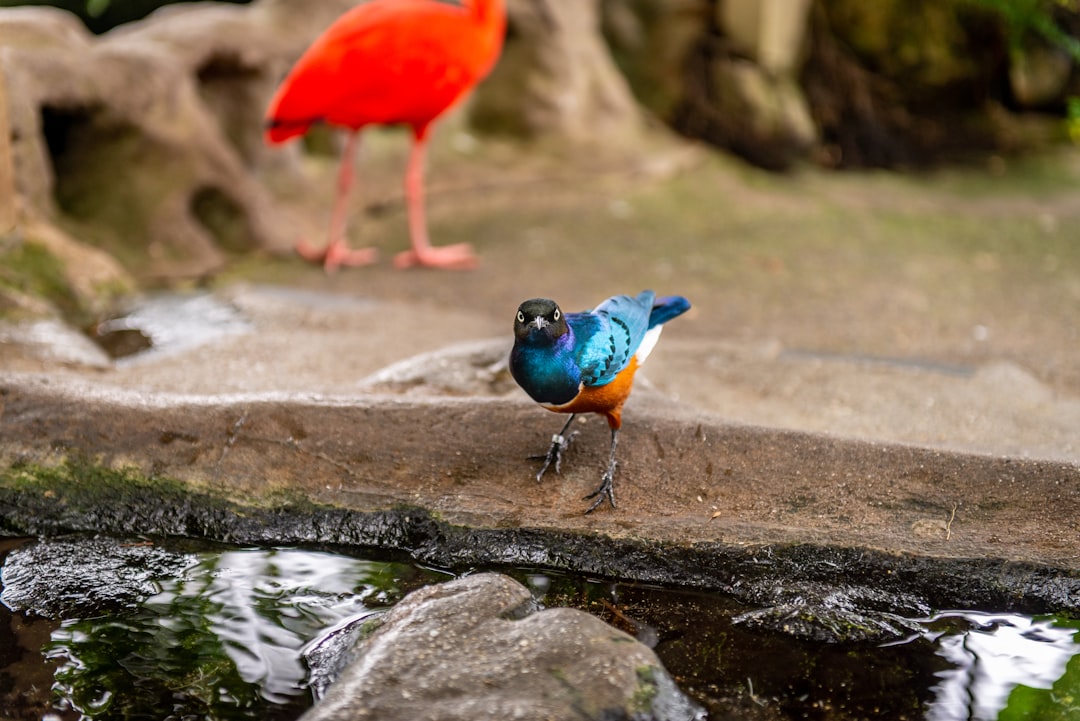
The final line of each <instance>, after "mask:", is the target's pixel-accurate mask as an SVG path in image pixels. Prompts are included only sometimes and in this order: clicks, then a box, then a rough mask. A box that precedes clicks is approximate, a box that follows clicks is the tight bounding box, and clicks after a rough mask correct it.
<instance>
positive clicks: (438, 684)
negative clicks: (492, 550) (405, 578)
mask: <svg viewBox="0 0 1080 721" xmlns="http://www.w3.org/2000/svg"><path fill="white" fill-rule="evenodd" d="M348 654H349V657H350V662H349V665H348V666H347V667H346V669H345V670H344V672H343V673H342V674H341V676H340V678H339V679H338V680H337V681H336V682H335V683H333V684H332V685H331V686H330V687H329V690H328V691H327V693H326V696H325V697H324V698H323V699H322V700H321V701H320V702H319V703H317V704H316V705H315V706H314V707H313V708H312V709H311V710H309V711H308V713H306V714H305V715H304V716H303V719H304V721H329V720H331V719H333V720H335V721H338V720H343V719H379V720H380V721H394V720H395V719H401V720H402V721H425V720H432V721H433V720H435V719H438V720H439V721H450V720H453V719H461V720H462V721H483V720H484V719H491V720H492V721H495V720H498V721H506V720H507V719H536V720H537V721H539V720H541V719H543V720H548V719H607V720H611V721H614V720H616V719H640V720H641V721H645V720H646V719H657V720H660V719H665V720H668V719H670V720H672V721H675V720H680V721H681V720H686V721H689V720H690V719H704V718H705V713H704V711H703V710H702V709H700V708H698V707H697V706H696V705H695V704H693V703H692V702H691V701H689V700H688V699H687V698H686V697H685V696H684V695H683V694H682V693H681V692H680V691H679V690H678V689H677V688H676V686H675V684H674V682H673V681H672V680H671V678H670V676H668V674H667V672H666V671H665V670H664V669H663V667H662V666H661V665H660V662H659V660H658V659H657V658H656V655H655V654H654V653H653V652H652V651H651V650H650V649H649V648H647V647H646V646H645V645H644V644H642V643H640V642H638V641H637V640H635V639H634V638H633V637H632V636H629V635H627V634H626V633H623V632H622V631H619V630H617V629H615V628H612V627H611V626H609V625H607V624H606V623H604V622H603V621H601V620H600V619H598V618H595V617H594V616H590V615H589V614H587V613H585V612H583V611H578V610H574V609H569V608H557V609H550V610H543V611H537V610H536V607H535V605H534V602H533V600H532V597H531V595H530V593H529V590H528V589H527V588H525V587H524V586H522V585H521V584H520V583H518V582H516V581H514V580H513V579H510V578H508V577H506V576H502V575H499V574H493V573H483V574H477V575H473V576H466V577H464V578H460V579H457V580H454V581H450V582H449V583H444V584H440V585H435V586H428V587H426V588H424V589H421V590H419V591H416V592H415V593H412V594H410V595H409V596H408V597H406V598H405V600H403V601H402V602H401V603H399V604H398V605H397V606H395V607H394V608H393V609H392V610H391V611H390V612H388V613H387V614H386V615H385V616H384V617H382V619H381V620H380V621H379V622H378V623H377V627H376V628H375V630H374V631H372V632H370V633H369V634H368V635H366V637H364V638H363V640H361V641H360V642H359V643H358V644H357V645H356V646H355V647H354V648H353V649H351V650H350V651H349V652H348Z"/></svg>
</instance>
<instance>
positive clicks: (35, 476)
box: [0, 457, 191, 507]
mask: <svg viewBox="0 0 1080 721" xmlns="http://www.w3.org/2000/svg"><path fill="white" fill-rule="evenodd" d="M0 488H3V489H7V490H12V491H18V492H20V493H31V492H40V493H41V494H42V495H43V496H45V497H47V498H54V499H62V500H63V502H65V503H67V504H69V505H73V506H76V507H79V506H84V505H90V504H92V503H94V502H97V501H100V500H101V499H102V498H108V499H115V500H116V502H117V503H123V502H125V501H129V500H131V499H132V498H133V497H139V498H141V497H145V496H146V495H147V494H148V493H152V494H153V496H154V498H156V499H161V500H164V499H166V498H172V499H176V498H180V497H185V496H187V495H189V494H190V492H191V489H190V488H189V487H188V486H187V485H185V484H184V483H182V482H181V481H177V480H174V479H171V478H166V477H163V476H153V475H151V476H147V475H145V474H144V473H143V472H142V471H141V470H140V469H138V468H134V467H130V466H125V467H121V468H109V467H106V466H102V465H100V464H98V463H96V462H94V461H93V460H92V459H89V458H75V457H69V458H65V459H64V460H63V461H62V462H61V463H59V464H57V465H55V466H46V465H39V464H30V463H15V464H12V465H11V466H9V467H7V468H3V469H0Z"/></svg>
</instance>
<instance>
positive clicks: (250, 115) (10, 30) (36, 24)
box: [0, 0, 355, 279]
mask: <svg viewBox="0 0 1080 721" xmlns="http://www.w3.org/2000/svg"><path fill="white" fill-rule="evenodd" d="M352 4H355V3H350V2H344V1H343V0H327V1H326V2H320V3H305V4H304V6H303V9H302V10H300V9H298V8H296V7H290V5H289V4H288V3H274V2H269V1H268V2H265V3H257V4H254V5H250V6H241V5H224V4H222V5H217V4H212V3H200V4H198V5H195V4H192V5H186V6H183V7H180V6H174V7H171V8H169V9H168V10H167V11H162V12H158V13H155V14H154V15H152V16H151V17H150V18H148V19H146V20H144V21H141V22H138V23H133V24H131V25H128V26H123V27H120V28H118V29H116V30H114V31H112V32H109V33H106V34H105V35H103V36H100V37H95V36H92V35H90V33H89V32H87V31H86V29H85V28H84V27H83V26H82V24H81V23H80V22H79V21H78V20H77V19H76V18H75V16H74V15H71V14H69V13H66V12H63V11H60V10H57V9H54V8H47V7H23V8H3V9H0V48H2V49H3V50H4V54H3V68H4V72H5V75H6V80H7V88H6V91H7V92H6V99H7V103H8V106H7V108H6V109H7V111H8V115H9V122H10V125H11V137H12V138H13V143H12V148H11V155H12V158H13V160H14V164H15V167H17V168H18V169H19V172H18V173H17V175H16V176H15V191H16V193H17V194H18V196H20V197H21V198H22V199H23V202H24V204H25V206H26V217H29V218H39V217H40V218H42V219H43V220H44V221H46V222H50V223H51V222H55V221H56V220H60V219H62V220H63V221H64V222H63V225H64V227H66V228H69V229H70V228H77V229H78V230H77V232H75V235H76V236H77V240H79V241H80V242H83V243H85V242H91V243H93V244H94V245H96V246H98V247H100V248H102V249H103V250H105V251H107V252H109V253H110V254H112V255H114V256H115V257H117V258H118V259H119V260H120V261H121V262H122V263H123V264H124V265H125V266H126V267H127V268H128V269H129V270H132V271H133V272H134V273H135V274H136V275H138V276H139V277H141V278H147V277H150V278H156V279H162V278H164V279H170V278H179V277H199V276H203V275H206V274H208V273H210V272H213V271H215V270H217V269H219V268H220V267H221V266H222V264H223V262H224V260H225V254H226V253H228V252H241V251H249V250H253V249H268V250H284V249H286V248H289V247H291V244H292V242H293V240H294V239H295V237H296V236H297V231H296V222H297V221H296V220H295V219H293V218H291V217H290V216H288V215H286V214H285V213H283V212H282V211H280V210H279V209H278V207H277V206H276V204H275V203H274V202H273V201H272V199H271V197H270V195H269V193H268V192H267V190H266V189H265V188H264V187H263V186H262V185H261V184H260V183H259V182H257V180H256V177H255V170H256V169H257V168H258V167H260V166H262V165H267V164H272V162H274V160H275V159H276V158H278V157H279V156H277V155H274V154H272V153H271V152H270V151H269V150H267V149H265V148H263V146H262V141H261V128H262V120H261V116H262V110H263V107H264V105H265V102H266V100H267V99H268V98H269V96H270V93H271V92H272V91H273V88H274V85H275V84H276V83H277V81H278V80H279V79H280V77H281V76H282V75H283V74H284V72H285V70H286V69H287V68H288V66H289V64H290V63H291V62H292V61H293V60H294V59H295V57H296V56H298V55H299V53H300V52H301V51H302V50H303V48H304V46H306V44H307V43H308V42H310V40H311V39H312V38H313V37H314V35H315V34H316V33H317V32H319V31H320V30H321V29H322V28H323V27H324V26H325V25H327V24H329V22H330V21H331V20H332V19H333V18H334V17H335V16H336V15H338V14H340V12H342V11H343V10H344V9H346V8H347V7H349V6H351V5H352ZM0 99H2V98H0ZM166 169H167V170H166Z"/></svg>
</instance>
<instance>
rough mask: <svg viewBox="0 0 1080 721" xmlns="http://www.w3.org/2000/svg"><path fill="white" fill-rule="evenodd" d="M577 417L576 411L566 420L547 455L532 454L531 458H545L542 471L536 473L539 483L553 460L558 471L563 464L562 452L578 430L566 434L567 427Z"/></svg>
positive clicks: (553, 437)
mask: <svg viewBox="0 0 1080 721" xmlns="http://www.w3.org/2000/svg"><path fill="white" fill-rule="evenodd" d="M575 418H577V414H576V413H571V414H570V420H568V421H567V422H566V425H564V426H563V427H562V430H561V431H559V432H558V433H556V434H555V435H553V436H552V437H551V448H549V449H548V452H547V455H546V456H531V458H543V459H544V465H543V466H541V467H540V472H539V473H537V474H536V481H537V482H538V483H539V482H540V479H542V478H543V477H544V473H546V472H547V469H548V466H550V465H551V462H552V461H554V462H555V472H556V473H558V472H559V470H560V467H561V465H562V453H563V450H564V449H565V448H566V447H567V446H569V445H570V441H572V440H574V436H576V435H577V431H574V432H573V433H571V434H570V435H569V436H568V435H566V431H567V429H569V428H570V424H571V423H573V422H574V419H575Z"/></svg>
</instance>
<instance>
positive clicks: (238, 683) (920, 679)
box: [0, 541, 1080, 721]
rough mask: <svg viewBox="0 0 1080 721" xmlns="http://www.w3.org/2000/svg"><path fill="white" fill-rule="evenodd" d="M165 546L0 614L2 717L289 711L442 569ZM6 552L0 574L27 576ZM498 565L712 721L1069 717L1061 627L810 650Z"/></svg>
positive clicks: (733, 615) (654, 594) (1075, 692)
mask: <svg viewBox="0 0 1080 721" xmlns="http://www.w3.org/2000/svg"><path fill="white" fill-rule="evenodd" d="M143 543H144V542H138V541H134V542H131V543H116V544H115V545H114V548H115V549H116V553H117V554H120V555H125V554H126V555H127V557H128V558H129V560H128V562H126V563H118V564H115V566H110V568H109V574H111V576H112V577H119V576H118V573H119V572H118V570H117V569H123V568H127V567H128V566H132V565H135V566H141V565H142V562H141V561H133V560H131V559H133V558H134V559H137V558H139V557H138V554H137V553H135V552H137V551H139V550H140V549H141V546H140V545H138V544H143ZM19 547H24V548H29V542H27V541H6V542H3V543H0V557H2V556H4V555H7V553H8V552H10V551H11V550H13V549H15V548H19ZM161 550H162V549H160V548H159V547H155V548H154V551H155V553H161ZM165 550H167V551H169V552H174V555H173V556H172V558H173V561H174V563H173V565H169V564H162V565H161V568H162V569H168V571H169V575H168V576H167V577H164V578H157V579H155V580H154V581H153V582H152V583H150V584H147V582H146V579H138V580H137V581H133V582H132V584H133V587H134V588H136V589H138V590H137V592H136V593H134V595H133V594H131V593H128V594H125V593H119V594H110V595H105V596H101V595H100V594H99V590H100V589H99V590H95V589H94V586H93V584H86V583H82V584H81V585H79V586H78V589H80V590H75V591H73V590H72V589H71V588H69V587H64V588H63V589H62V591H63V592H62V593H61V594H59V595H60V596H61V598H59V599H54V602H55V603H59V604H60V606H61V607H63V608H66V611H65V612H64V613H63V614H62V619H60V620H50V619H45V618H41V617H38V616H36V615H35V614H33V613H27V612H11V611H10V610H9V609H7V608H2V607H0V718H2V719H13V720H20V721H21V720H22V719H50V720H56V721H61V720H63V721H66V720H67V719H80V718H85V719H106V718H146V719H162V718H164V717H166V716H167V717H168V718H176V719H180V718H200V719H201V718H206V719H293V718H296V717H298V716H299V715H300V714H301V713H302V712H303V710H304V709H305V708H307V707H308V706H309V705H310V704H311V703H312V692H311V690H310V688H309V681H310V679H309V671H308V667H307V664H306V663H305V653H308V652H310V650H311V649H317V648H319V647H320V641H321V640H323V639H325V638H327V637H329V636H332V635H333V633H334V631H335V630H337V629H340V628H342V627H343V626H345V625H347V624H349V623H350V622H351V621H353V620H355V619H362V618H366V617H369V616H371V615H372V614H377V613H380V612H381V611H382V610H384V609H386V608H389V607H390V606H391V605H393V604H394V603H395V602H396V601H398V600H399V599H400V598H402V597H403V596H404V595H405V594H406V593H408V592H409V591H411V590H414V589H416V588H419V587H421V586H423V585H425V584H428V583H434V582H439V581H442V580H446V579H448V578H449V577H450V576H449V575H448V574H446V573H443V572H439V571H434V570H430V569H423V568H418V567H416V566H414V565H411V564H408V563H402V562H395V561H391V560H386V559H379V558H374V557H371V558H360V557H355V556H349V555H342V554H333V553H327V552H320V551H312V550H298V549H236V548H222V547H208V546H191V545H190V543H183V544H181V543H180V542H176V548H169V545H168V544H167V545H166V546H165ZM16 558H17V554H16V555H15V556H11V557H10V559H9V562H8V565H7V566H6V567H5V575H6V577H8V578H14V577H15V575H17V574H16V572H22V571H24V570H25V567H24V568H23V569H19V568H16V565H17V564H16V563H15V559H16ZM158 560H160V559H158ZM34 568H36V567H34V566H31V567H30V572H33V571H34ZM42 572H43V573H44V572H45V571H44V570H43V571H42ZM510 573H511V575H514V576H515V577H517V578H518V579H519V580H521V581H522V582H524V583H525V584H526V585H528V586H529V587H530V588H531V589H532V591H533V593H534V595H535V596H536V598H537V599H538V600H539V601H540V602H541V604H543V605H548V606H556V605H569V606H574V607H577V608H582V609H585V610H587V611H589V612H591V613H594V614H596V615H598V616H600V617H601V618H604V619H605V620H607V621H609V622H610V623H612V624H613V625H615V626H617V627H619V628H622V629H623V630H625V631H627V632H629V633H631V634H633V635H636V636H637V637H638V638H639V639H640V640H642V641H643V642H645V643H646V644H648V645H650V646H652V647H653V648H654V650H655V651H656V653H657V655H658V656H659V657H660V658H661V660H662V661H663V662H664V665H665V666H666V667H667V668H668V670H669V671H670V672H671V674H672V676H673V677H674V678H675V680H676V681H677V682H678V683H679V684H680V686H681V687H682V688H683V690H685V691H686V692H687V693H689V694H690V695H691V696H693V697H694V698H695V699H696V700H697V701H699V702H700V703H702V704H703V705H704V706H705V707H706V708H708V709H709V710H710V714H711V718H713V719H722V718H723V719H727V718H738V719H823V720H824V719H928V720H930V721H960V720H961V719H964V720H974V721H990V720H998V721H1017V720H1020V719H1027V720H1030V721H1042V720H1044V719H1046V720H1049V721H1053V720H1055V719H1062V720H1065V719H1080V631H1078V629H1080V622H1077V621H1075V620H1069V619H1065V618H1058V617H1049V616H1048V617H1031V616H1023V615H1018V614H1009V613H987V612H982V611H970V610H963V611H947V612H941V613H937V614H934V615H933V616H929V617H926V618H919V619H911V620H912V622H913V623H912V627H914V628H917V629H918V630H917V631H916V632H915V633H913V634H912V635H911V636H910V637H909V638H906V639H904V640H902V641H898V642H893V643H889V644H885V645H881V644H868V643H863V644H821V643H814V642H810V641H805V640H798V639H794V638H791V637H789V636H786V635H783V634H777V633H768V632H764V631H760V630H756V629H754V628H751V627H748V626H747V625H746V624H741V623H739V622H738V621H737V620H736V619H737V618H738V617H739V616H740V615H741V614H744V613H745V612H746V611H747V608H746V607H745V606H741V605H739V604H737V603H735V602H734V601H732V600H731V599H728V598H725V597H723V596H720V595H717V594H706V593H697V592H689V591H679V590H671V589H661V588H655V587H649V586H640V585H634V584H624V583H612V582H604V581H598V580H589V579H584V578H576V577H572V576H566V575H557V574H550V573H543V572H535V571H529V570H527V569H518V570H512V571H510ZM44 580H45V581H46V582H48V581H49V580H50V579H48V578H46V579H44ZM52 585H57V586H59V585H60V584H52ZM14 598H15V596H14V595H12V594H8V595H6V596H5V601H8V602H9V603H12V604H13V605H19V604H20V603H23V601H13V600H12V599H14ZM163 709H167V711H163Z"/></svg>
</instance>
